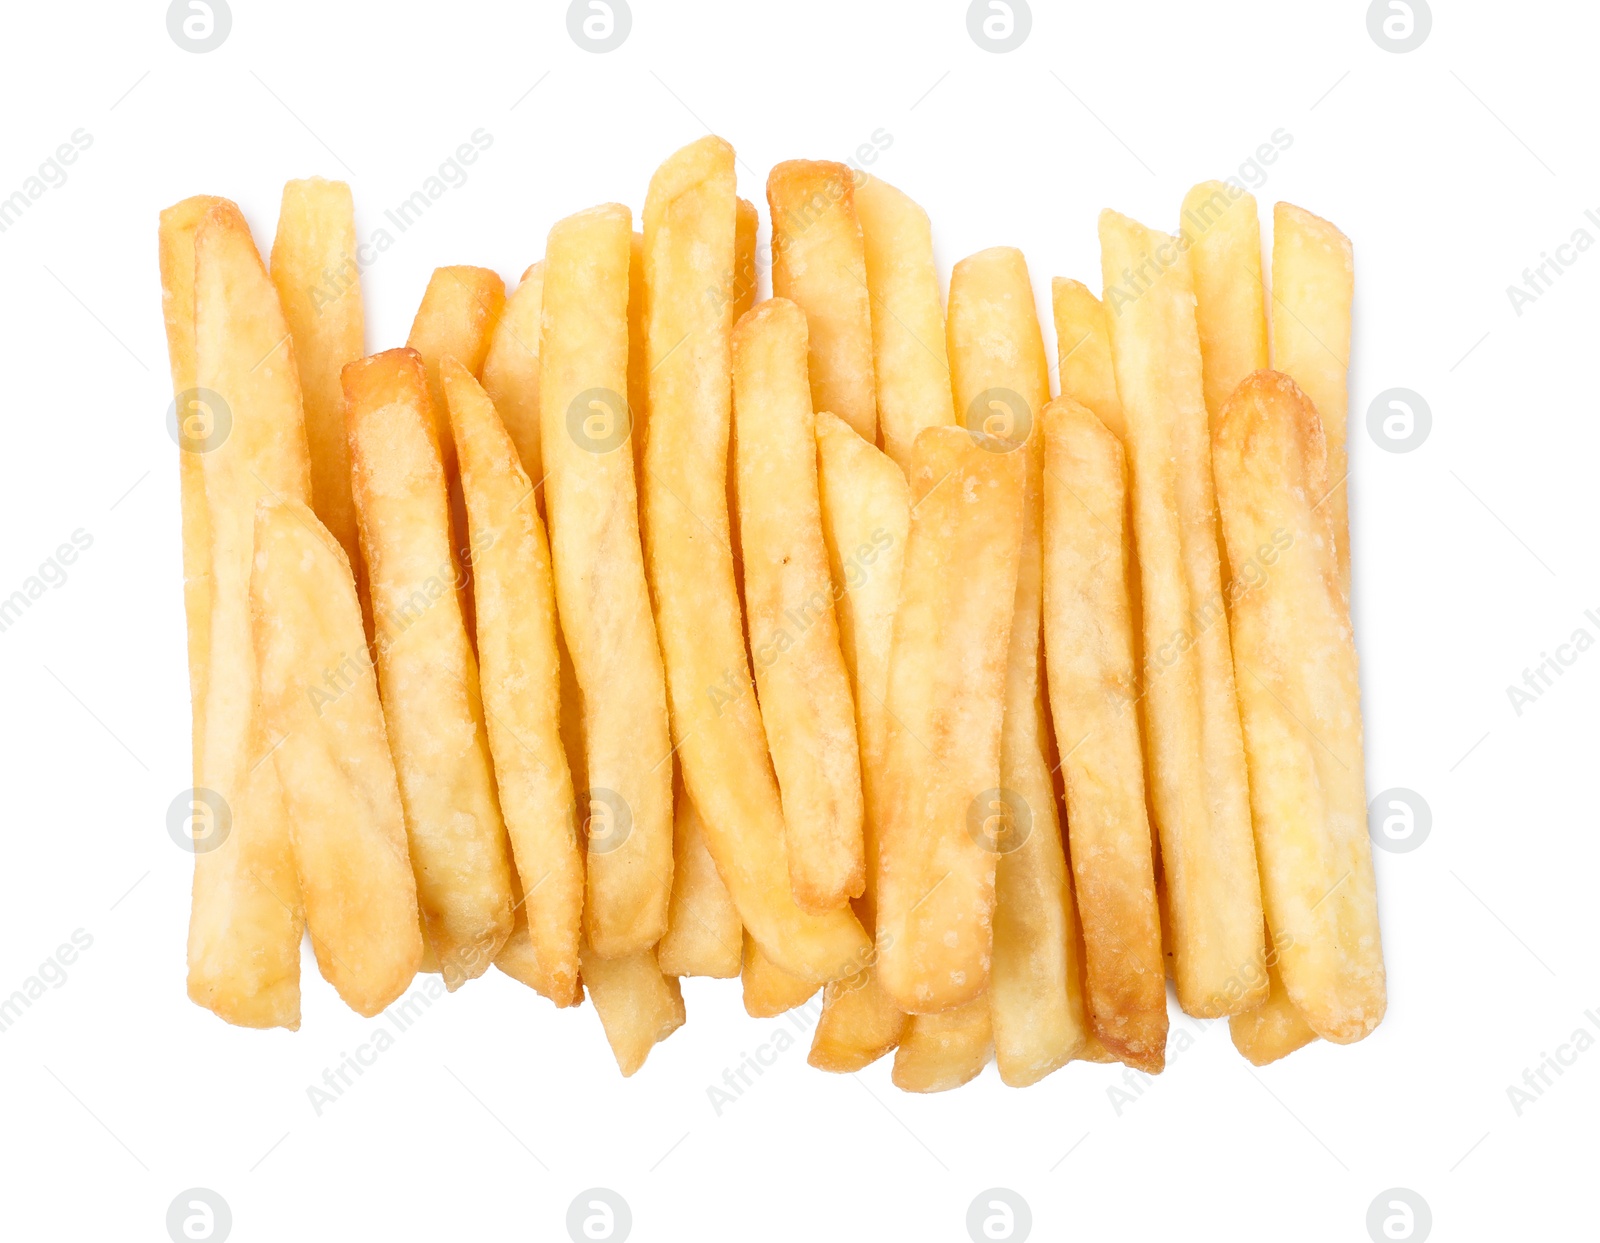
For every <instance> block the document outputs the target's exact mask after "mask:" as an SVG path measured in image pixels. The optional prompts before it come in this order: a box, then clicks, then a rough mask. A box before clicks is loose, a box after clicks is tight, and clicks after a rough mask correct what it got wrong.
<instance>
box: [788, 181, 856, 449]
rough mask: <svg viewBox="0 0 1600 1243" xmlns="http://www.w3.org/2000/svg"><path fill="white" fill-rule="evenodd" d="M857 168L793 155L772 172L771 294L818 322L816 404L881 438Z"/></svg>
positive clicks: (814, 325)
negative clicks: (857, 205) (857, 206)
mask: <svg viewBox="0 0 1600 1243" xmlns="http://www.w3.org/2000/svg"><path fill="white" fill-rule="evenodd" d="M855 177H856V174H855V173H854V172H852V171H851V170H850V169H849V168H848V167H846V166H845V165H843V164H835V163H833V162H831V161H828V160H786V161H785V162H784V163H782V164H779V165H777V166H776V167H775V168H774V169H773V170H772V172H771V173H770V174H768V176H767V208H768V210H769V211H770V212H771V213H772V293H773V296H774V297H777V298H787V299H789V301H791V302H793V303H794V304H795V305H796V306H798V307H799V308H800V309H801V310H802V311H804V312H805V315H806V321H807V322H808V323H809V324H810V327H811V337H810V355H811V367H810V374H811V404H812V406H813V408H815V409H817V410H826V411H828V412H829V413H830V414H836V415H838V416H839V417H840V418H841V419H843V420H844V421H845V422H846V423H848V424H850V426H851V427H853V428H855V429H856V431H858V432H860V433H861V437H862V439H863V440H866V441H868V442H869V443H876V441H877V426H878V407H877V397H876V394H875V391H874V387H873V378H872V312H871V306H870V299H869V297H868V295H867V260H866V254H865V251H864V249H863V243H862V239H861V222H860V221H859V220H858V219H857V218H856V209H855V202H854V194H855V191H854V184H855Z"/></svg>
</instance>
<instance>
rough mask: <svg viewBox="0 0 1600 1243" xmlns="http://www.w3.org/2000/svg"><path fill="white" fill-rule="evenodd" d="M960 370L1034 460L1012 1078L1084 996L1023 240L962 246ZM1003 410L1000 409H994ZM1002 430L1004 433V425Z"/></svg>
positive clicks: (1022, 617)
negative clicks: (1061, 803)
mask: <svg viewBox="0 0 1600 1243" xmlns="http://www.w3.org/2000/svg"><path fill="white" fill-rule="evenodd" d="M946 331H947V333H948V337H949V342H948V345H949V357H950V376H951V386H952V393H953V396H954V399H955V409H956V411H957V413H958V415H960V416H961V417H963V418H964V419H965V421H966V426H967V429H968V430H969V431H971V432H974V433H982V432H985V431H987V432H989V433H990V434H991V439H989V440H986V441H985V442H984V443H985V446H986V447H988V448H991V449H994V450H998V451H1001V452H1006V453H1014V454H1015V455H1016V456H1017V457H1018V458H1019V459H1021V460H1022V461H1023V463H1024V466H1025V472H1026V474H1025V482H1024V484H1023V487H1024V489H1025V490H1024V494H1023V511H1022V512H1023V536H1022V553H1021V560H1020V562H1019V567H1018V571H1017V587H1016V602H1015V616H1014V618H1013V620H1012V623H1011V638H1010V647H1009V650H1008V652H1007V657H1006V704H1005V716H1004V721H1003V724H1002V732H1001V743H1000V783H999V784H1000V791H1001V793H1000V796H999V797H998V798H997V799H995V800H993V804H992V805H993V806H994V807H995V808H996V809H997V810H998V811H1000V812H1001V814H1002V815H1003V816H1005V817H1009V818H1010V823H1009V829H1010V833H1009V834H1008V833H1006V832H1005V830H1004V829H1002V830H1001V834H1000V835H999V836H997V837H996V838H995V839H994V840H986V841H985V844H986V845H987V846H988V847H989V849H990V850H992V851H994V852H995V853H996V854H997V856H998V857H997V858H996V860H995V914H994V960H993V968H992V975H991V978H990V982H989V1002H990V1010H991V1014H992V1018H993V1022H994V1044H995V1060H996V1061H997V1062H998V1063H999V1067H1000V1077H1001V1079H1002V1080H1004V1082H1005V1083H1007V1084H1009V1085H1011V1086H1013V1087H1021V1086H1024V1085H1026V1084H1029V1083H1034V1082H1036V1081H1037V1080H1039V1079H1042V1078H1044V1076H1046V1075H1048V1074H1049V1073H1050V1072H1051V1071H1053V1070H1057V1069H1059V1068H1060V1067H1061V1066H1064V1065H1065V1064H1066V1063H1067V1061H1068V1059H1069V1058H1071V1056H1072V1054H1073V1052H1074V1050H1075V1049H1076V1048H1077V1046H1078V1045H1080V1044H1081V1043H1082V1042H1083V1036H1084V1031H1085V1023H1084V1018H1083V1013H1082V1010H1081V1009H1080V1010H1078V1011H1077V1012H1076V1013H1074V1012H1073V1011H1072V1010H1071V1009H1070V1008H1069V1006H1068V1003H1067V937H1068V915H1069V907H1070V903H1071V900H1072V899H1071V890H1070V888H1069V881H1068V879H1067V861H1066V855H1065V853H1064V852H1063V850H1062V846H1061V828H1060V825H1059V823H1058V821H1057V817H1056V798H1055V787H1054V783H1053V781H1052V776H1051V771H1050V763H1049V761H1048V760H1046V759H1045V753H1046V751H1047V750H1048V747H1049V738H1048V733H1047V727H1046V725H1045V708H1044V687H1043V685H1042V684H1041V681H1040V664H1041V659H1042V644H1043V634H1042V630H1041V626H1042V616H1041V611H1042V609H1043V597H1044V578H1043V574H1044V561H1043V558H1044V526H1043V523H1044V510H1043V494H1042V485H1041V479H1042V476H1043V472H1044V425H1043V412H1044V405H1045V403H1046V402H1047V401H1049V400H1050V373H1049V369H1048V366H1047V364H1046V362H1045V353H1044V339H1043V337H1042V336H1041V335H1040V332H1039V320H1038V317H1037V315H1036V314H1035V313H1034V308H1033V286H1032V283H1031V281H1030V280H1029V278H1028V265H1027V263H1026V261H1025V260H1024V259H1023V257H1022V252H1021V251H1018V250H1014V249H1011V248H1009V247H996V248H994V249H992V250H985V251H981V252H980V253H978V254H976V255H972V256H971V257H969V258H967V259H963V260H962V261H961V262H960V263H958V264H957V265H956V267H955V271H954V272H953V273H952V274H951V277H950V318H949V323H948V325H947V329H946ZM996 420H998V422H996ZM993 437H1000V439H994V438H993Z"/></svg>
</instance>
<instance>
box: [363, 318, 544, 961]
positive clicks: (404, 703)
mask: <svg viewBox="0 0 1600 1243" xmlns="http://www.w3.org/2000/svg"><path fill="white" fill-rule="evenodd" d="M343 383H344V393H345V410H346V415H347V417H348V419H349V422H350V460H351V465H352V470H353V471H354V476H353V478H354V483H355V498H356V516H357V518H358V519H359V522H360V527H361V550H362V552H363V554H364V555H365V557H366V560H367V568H368V571H369V572H370V574H371V576H372V577H371V582H372V606H373V613H374V614H375V616H376V619H377V633H378V637H377V648H378V689H379V692H380V694H381V697H382V699H383V716H384V720H385V722H386V723H387V724H388V727H389V745H390V747H391V748H392V750H393V751H394V756H395V770H396V772H397V773H398V774H399V777H400V801H401V803H402V804H403V805H404V807H405V813H406V834H407V837H408V838H409V840H410V843H411V863H412V867H413V870H414V871H415V873H416V877H417V902H418V905H419V906H420V907H421V909H422V914H423V920H424V923H425V927H426V929H427V933H428V940H429V941H430V942H431V943H432V945H433V948H434V950H435V952H436V954H437V957H438V960H439V963H440V966H441V969H442V970H443V972H444V980H445V985H446V987H448V988H449V989H451V990H452V991H454V990H455V989H457V988H459V987H460V986H461V985H462V984H464V983H465V982H466V981H467V980H470V979H473V978H475V977H476V976H479V975H481V974H483V972H484V971H485V970H487V969H488V966H489V964H490V962H492V961H493V959H494V956H495V954H496V953H498V952H499V949H500V947H501V945H502V944H504V942H505V940H506V938H507V937H508V936H509V935H510V934H511V925H512V915H511V904H512V901H513V898H512V895H511V884H512V879H511V861H510V854H509V844H508V842H507V840H506V830H505V825H504V824H503V823H502V821H501V818H500V807H499V804H498V802H497V801H496V799H495V788H494V777H493V773H492V770H491V768H490V759H489V744H488V738H487V736H486V732H485V728H484V722H483V706H482V703H481V702H480V700H479V698H478V666H477V662H476V661H475V660H474V659H473V656H472V649H471V647H470V646H469V645H468V642H467V630H466V623H465V621H464V620H463V618H462V615H461V606H460V599H459V596H458V594H457V591H456V581H455V580H454V579H453V577H452V576H453V575H454V574H455V572H456V570H455V565H454V561H453V558H452V556H451V547H450V518H449V510H448V507H447V501H446V493H445V480H444V467H443V465H442V464H441V462H440V458H439V444H438V442H437V441H436V440H435V439H434V435H433V429H434V428H435V427H436V426H438V420H437V418H436V416H435V415H434V412H433V411H432V410H431V409H429V398H428V387H427V380H426V377H425V374H424V372H423V366H422V359H421V358H420V357H419V356H418V354H417V352H416V351H415V350H411V349H398V350H386V351H385V352H384V353H382V354H375V355H373V356H372V357H370V358H365V359H362V360H361V361H360V362H354V363H351V364H350V365H349V366H348V367H346V368H345V369H344V376H343Z"/></svg>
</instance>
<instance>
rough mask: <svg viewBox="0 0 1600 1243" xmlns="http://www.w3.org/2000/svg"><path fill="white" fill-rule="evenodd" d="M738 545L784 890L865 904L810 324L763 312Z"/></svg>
mask: <svg viewBox="0 0 1600 1243" xmlns="http://www.w3.org/2000/svg"><path fill="white" fill-rule="evenodd" d="M733 417H734V426H735V428H736V429H737V431H736V434H735V442H736V444H737V454H736V456H737V459H738V461H737V471H738V476H739V537H740V544H741V545H742V547H743V556H744V566H745V571H744V600H745V609H746V612H747V615H748V625H749V632H750V650H751V655H752V656H753V657H754V660H755V675H756V690H757V692H758V694H759V697H760V703H761V721H762V724H763V725H764V726H765V728H766V734H767V743H768V747H769V749H770V750H771V752H772V763H773V767H774V768H775V769H776V770H777V774H778V790H779V793H780V795H781V796H782V800H783V822H784V831H785V838H784V840H785V843H786V845H787V849H788V856H789V883H790V885H791V886H792V887H793V889H794V896H795V900H796V901H798V902H799V903H800V905H801V906H802V907H803V908H804V909H806V910H808V911H829V910H832V909H834V908H835V907H840V906H843V905H844V904H845V903H846V901H848V900H849V899H850V898H854V897H857V896H859V895H860V893H861V889H862V886H863V885H864V884H865V876H864V865H863V863H862V857H861V817H862V808H861V760H860V752H859V750H858V748H857V744H856V723H855V704H854V701H853V699H852V697H851V694H850V679H849V675H848V674H847V673H846V672H845V667H844V657H843V656H842V655H840V652H839V625H838V620H837V618H836V617H835V616H834V611H833V598H834V591H833V583H832V580H831V579H830V578H829V575H828V550H827V546H826V545H825V544H824V542H823V538H822V502H821V500H820V498H819V496H818V492H817V434H816V419H815V416H814V415H813V414H812V412H811V393H810V391H809V388H808V386H807V384H806V317H805V315H804V314H803V313H802V312H801V310H800V308H799V307H797V306H795V304H794V303H792V302H789V301H786V300H785V299H783V298H773V299H771V300H770V301H767V302H763V303H762V304H761V305H760V306H759V307H757V308H756V309H755V310H753V311H751V312H750V314H748V315H747V316H745V317H744V318H743V319H742V320H740V321H739V324H738V326H737V327H736V328H735V329H734V332H733Z"/></svg>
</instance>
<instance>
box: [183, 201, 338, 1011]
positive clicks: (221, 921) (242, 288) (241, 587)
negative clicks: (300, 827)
mask: <svg viewBox="0 0 1600 1243" xmlns="http://www.w3.org/2000/svg"><path fill="white" fill-rule="evenodd" d="M194 368H195V386H196V387H197V388H198V389H203V390H209V392H210V393H211V394H214V395H215V402H216V409H215V410H211V411H209V412H208V414H209V417H210V419H211V436H210V437H209V438H208V439H207V440H206V441H205V442H204V443H203V445H202V444H197V445H196V446H195V447H196V450H197V451H201V456H202V461H203V466H202V469H203V471H204V473H205V495H206V513H207V526H208V528H209V531H210V539H211V601H210V628H211V633H210V640H209V657H208V665H207V669H208V672H207V677H206V705H205V712H204V718H205V737H204V739H203V740H202V744H201V749H200V761H199V763H198V764H197V765H196V766H195V772H196V776H195V786H196V789H195V791H194V799H195V803H196V804H204V805H206V806H207V808H208V810H209V813H210V819H211V825H210V834H209V835H208V836H207V837H205V838H203V839H202V838H197V840H196V853H195V871H194V891H193V904H192V909H191V912H190V920H189V997H190V999H191V1000H193V1001H195V1002H197V1003H199V1004H200V1005H203V1006H205V1007H206V1008H207V1009H209V1010H212V1011H214V1012H215V1013H216V1014H217V1015H219V1016H220V1017H221V1018H223V1019H225V1020H227V1021H228V1022H230V1023H236V1024H238V1025H239V1026H241V1027H289V1028H295V1027H298V1026H299V1025H300V939H301V933H302V929H303V927H304V914H303V910H302V905H301V898H300V882H299V880H298V879H297V877H296V875H295V869H294V852H293V848H292V846H291V844H290V841H289V824H288V815H287V812H286V811H285V810H284V805H283V790H282V787H281V786H280V784H279V782H278V771H277V768H276V767H275V766H274V765H272V764H263V763H262V762H261V761H262V759H263V757H264V756H265V755H266V754H267V753H268V751H269V750H270V749H271V746H272V740H270V739H268V738H267V737H266V734H265V729H264V727H263V724H262V721H261V713H260V709H259V706H258V698H259V694H258V681H257V677H256V657H255V644H254V639H253V637H252V632H251V621H250V563H251V558H252V550H253V548H254V545H255V507H256V501H257V499H258V498H260V497H261V496H264V495H270V496H281V497H283V498H285V499H287V500H292V501H300V502H306V501H309V500H310V497H311V468H310V464H309V462H308V460H307V455H306V438H305V425H304V422H303V420H302V416H301V407H300V381H299V378H298V375H297V373H296V371H295V364H294V347H293V344H292V343H291V342H290V340H289V329H288V326H287V324H285V322H284V319H283V312H282V311H281V309H280V308H279V306H278V295H277V291H276V290H274V289H273V288H272V282H271V281H270V280H268V279H267V272H266V269H265V268H264V267H263V266H262V264H261V256H260V255H259V254H257V252H256V246H255V242H254V241H253V240H252V239H251V236H250V226H249V225H247V224H246V223H245V221H244V217H243V216H241V215H240V214H239V209H238V208H237V207H235V206H234V205H233V204H232V203H228V202H225V201H224V202H219V203H218V204H216V205H215V206H213V207H211V208H209V209H208V210H207V211H206V212H205V214H204V215H203V216H202V217H201V219H200V222H199V223H198V224H197V225H196V227H195V233H194ZM207 400H211V399H210V398H208V399H207ZM196 413H198V412H196ZM186 417H195V416H194V415H188V416H186ZM202 450H203V451H202ZM213 800H215V801H213ZM213 844H214V847H215V848H210V847H212V846H213Z"/></svg>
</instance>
